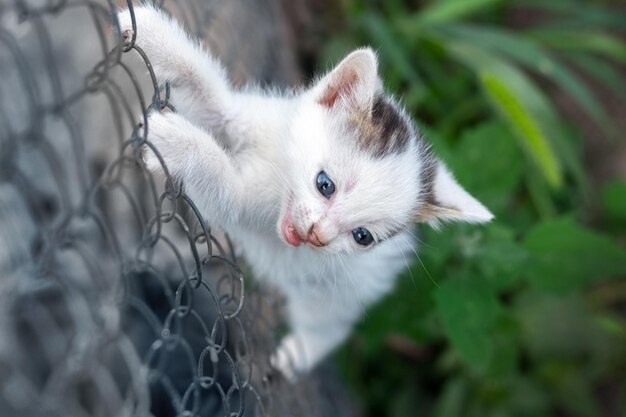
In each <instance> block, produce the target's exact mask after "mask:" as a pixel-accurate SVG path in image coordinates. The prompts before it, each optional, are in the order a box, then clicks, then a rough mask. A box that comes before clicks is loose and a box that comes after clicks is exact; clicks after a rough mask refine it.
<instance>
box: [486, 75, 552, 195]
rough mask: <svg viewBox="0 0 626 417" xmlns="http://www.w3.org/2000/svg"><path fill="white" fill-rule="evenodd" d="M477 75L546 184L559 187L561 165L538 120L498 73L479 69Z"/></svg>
mask: <svg viewBox="0 0 626 417" xmlns="http://www.w3.org/2000/svg"><path fill="white" fill-rule="evenodd" d="M479 78H480V82H481V84H482V86H483V87H484V89H485V92H486V93H487V95H488V96H489V98H490V99H491V101H492V103H493V105H494V106H495V107H496V109H497V110H498V111H499V112H500V113H501V114H502V115H503V116H504V117H505V118H506V119H507V120H508V122H509V123H510V124H511V125H512V127H513V128H514V129H515V131H517V133H518V134H519V135H520V136H521V137H522V138H523V139H524V144H525V145H526V148H527V150H528V152H529V153H530V154H531V155H532V156H533V157H534V159H535V161H536V162H537V164H538V166H539V168H540V169H541V170H542V172H543V174H544V176H545V178H546V180H547V181H548V183H550V184H551V185H553V186H555V187H559V186H560V185H561V183H562V181H563V179H562V175H561V168H560V166H559V162H558V160H557V158H556V157H555V155H554V152H553V151H552V149H551V146H550V142H549V140H548V138H547V137H546V135H545V133H544V132H543V131H542V129H541V126H540V124H539V123H538V121H537V120H536V119H534V118H533V116H532V114H531V113H530V111H529V110H528V108H527V107H526V106H524V103H522V102H521V101H520V99H519V96H518V95H517V94H516V92H514V91H513V90H512V89H511V87H510V84H508V83H507V82H506V81H505V80H503V79H502V78H501V77H500V76H499V75H498V74H495V73H492V72H489V71H483V72H482V73H481V74H479Z"/></svg>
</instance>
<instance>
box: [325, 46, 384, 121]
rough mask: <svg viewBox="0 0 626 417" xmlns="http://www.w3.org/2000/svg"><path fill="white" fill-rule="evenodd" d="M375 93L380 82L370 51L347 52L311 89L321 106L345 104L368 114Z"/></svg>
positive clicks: (365, 49) (375, 63)
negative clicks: (348, 53)
mask: <svg viewBox="0 0 626 417" xmlns="http://www.w3.org/2000/svg"><path fill="white" fill-rule="evenodd" d="M378 91H382V83H381V81H380V79H379V78H378V61H377V59H376V54H375V53H374V51H373V50H372V49H371V48H363V49H357V50H356V51H354V52H352V53H350V55H348V56H347V57H345V58H344V59H343V61H341V62H340V63H339V65H337V66H336V67H335V68H334V69H333V70H332V71H331V72H329V73H328V74H326V76H324V78H322V79H321V80H320V81H319V82H318V83H317V84H316V85H315V87H313V94H314V95H315V97H316V100H317V102H318V103H320V104H321V105H323V106H326V107H329V108H331V107H335V106H337V105H347V106H350V107H353V108H355V109H359V110H364V111H367V112H368V113H369V112H370V111H371V109H372V103H373V101H374V96H375V94H376V93H377V92H378Z"/></svg>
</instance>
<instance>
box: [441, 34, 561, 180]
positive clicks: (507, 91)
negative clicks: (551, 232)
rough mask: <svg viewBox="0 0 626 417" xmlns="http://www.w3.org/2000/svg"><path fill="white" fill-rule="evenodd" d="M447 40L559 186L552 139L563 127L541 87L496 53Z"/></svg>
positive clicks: (447, 45)
mask: <svg viewBox="0 0 626 417" xmlns="http://www.w3.org/2000/svg"><path fill="white" fill-rule="evenodd" d="M444 43H445V45H446V49H447V50H448V51H449V53H451V54H452V55H453V56H454V57H455V58H456V59H458V60H460V61H461V62H463V63H464V64H466V65H468V66H469V67H470V68H472V69H473V70H474V71H475V72H476V74H477V77H478V79H479V81H480V83H481V85H482V87H483V90H484V91H485V94H487V96H488V98H489V99H490V102H491V103H492V105H493V107H494V108H495V109H496V110H497V111H498V113H499V114H500V115H501V116H502V117H503V119H504V120H505V121H506V122H507V123H508V124H509V125H510V126H511V128H512V129H513V131H514V132H515V133H516V134H517V136H518V137H519V138H520V140H521V144H522V146H523V147H524V149H525V150H526V152H527V153H528V155H529V156H530V157H531V159H532V160H533V161H534V162H535V163H536V165H537V167H538V168H539V169H540V170H541V172H542V174H543V176H544V178H545V179H546V181H547V182H548V183H549V184H550V185H551V186H553V187H560V186H561V184H562V181H563V176H562V171H561V165H560V163H559V161H558V159H557V157H556V155H555V153H554V151H553V149H552V144H551V140H556V138H557V136H559V135H560V130H561V127H560V125H559V122H558V118H557V117H556V115H555V112H554V110H553V109H552V108H551V106H550V104H549V102H548V101H547V99H546V98H545V97H544V96H543V94H542V93H541V92H540V90H539V89H538V88H537V87H536V86H535V85H534V84H533V83H532V82H531V81H530V80H529V79H528V77H526V76H525V75H524V74H522V73H521V72H520V71H519V70H517V69H516V68H515V67H513V66H511V65H510V64H508V63H507V62H505V61H503V60H501V59H498V58H497V57H496V56H494V55H493V54H489V53H488V52H486V51H484V50H482V49H478V48H475V47H474V46H472V45H470V44H466V43H463V42H458V41H456V40H451V41H448V42H446V41H445V40H444ZM548 132H549V133H550V135H548ZM550 136H552V137H550Z"/></svg>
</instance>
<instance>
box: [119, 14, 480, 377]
mask: <svg viewBox="0 0 626 417" xmlns="http://www.w3.org/2000/svg"><path fill="white" fill-rule="evenodd" d="M135 16H136V18H137V22H138V23H137V27H138V32H139V33H137V45H138V46H139V47H141V48H142V49H143V50H144V51H145V52H146V54H147V55H148V57H149V59H150V61H151V62H152V65H153V66H154V70H155V73H156V75H157V78H158V79H159V81H160V82H163V81H165V80H169V81H170V82H171V85H172V102H173V104H174V105H175V107H176V109H177V110H178V113H177V114H173V113H166V114H159V113H153V114H152V115H151V116H150V117H149V120H148V125H147V129H148V135H149V136H148V137H149V140H150V142H151V143H152V144H153V145H154V146H155V147H156V149H158V151H159V153H160V154H161V155H162V156H163V158H164V161H165V164H166V166H167V169H168V170H169V171H170V172H171V174H172V175H173V176H174V177H176V178H177V179H179V180H180V181H182V183H183V184H184V188H185V191H186V192H187V194H189V196H190V197H191V198H192V199H193V200H194V201H195V203H196V204H197V205H198V207H199V208H200V209H201V211H202V213H203V215H204V216H205V217H206V218H207V219H208V221H210V222H212V223H214V225H219V226H221V227H223V228H224V229H225V230H226V231H227V232H228V233H229V234H230V236H231V237H232V239H233V241H234V242H235V244H236V246H237V248H238V249H239V250H240V252H241V253H242V254H243V255H244V256H245V258H246V260H247V261H248V263H249V264H250V266H251V267H252V269H253V272H254V274H255V276H256V277H257V278H259V279H262V280H265V281H266V282H269V283H271V284H272V285H274V286H276V287H278V288H279V289H280V290H281V291H282V292H283V293H284V294H285V296H286V298H287V301H288V310H289V320H290V324H291V327H292V334H291V335H289V336H287V337H286V338H285V339H284V340H283V342H282V344H281V346H280V347H279V349H278V351H277V353H276V354H275V355H274V357H273V363H274V365H275V366H276V367H277V368H278V369H280V370H281V371H282V372H283V373H284V374H285V375H286V376H288V377H293V376H294V375H295V374H297V373H300V372H306V371H308V370H310V369H311V368H312V367H313V366H314V365H315V364H316V363H317V362H318V361H319V360H320V359H322V358H323V357H324V356H325V355H326V354H328V353H329V352H330V351H331V350H332V349H333V348H335V347H336V346H337V344H339V343H341V342H342V341H343V340H344V339H345V338H346V336H347V335H348V333H349V331H350V328H351V326H352V324H353V322H354V321H355V320H357V319H358V318H359V317H360V315H361V313H362V311H363V309H364V308H365V307H366V306H368V305H370V304H371V303H373V302H374V301H376V300H378V299H379V298H380V297H381V296H382V295H383V294H385V293H387V292H388V291H389V290H390V289H391V288H392V286H393V283H394V278H395V276H396V275H397V274H398V272H400V271H401V270H402V269H404V268H405V267H406V266H407V262H406V258H405V257H406V256H408V254H409V253H412V251H413V250H414V248H415V243H416V242H415V240H414V238H413V235H412V233H411V230H410V229H411V225H412V223H413V219H414V216H415V215H414V213H415V209H416V207H419V205H420V204H421V203H420V195H421V194H420V193H421V192H422V189H423V184H422V182H423V180H422V179H420V171H421V169H422V164H423V163H424V162H423V160H422V156H423V155H422V154H423V149H420V147H419V146H418V142H417V141H413V142H412V143H411V144H410V148H409V150H408V151H407V152H404V153H402V154H399V155H392V156H389V157H385V158H373V157H370V156H367V154H364V153H362V152H360V151H359V150H358V147H357V146H356V144H355V143H353V141H350V140H348V139H346V138H349V137H350V133H351V132H342V131H340V130H338V128H336V126H335V125H334V124H333V122H332V121H331V119H332V118H333V117H334V118H335V119H336V118H337V115H339V116H340V117H342V116H341V115H343V114H344V113H342V112H345V114H348V112H349V111H350V109H351V108H352V107H355V106H356V107H359V108H367V107H368V106H369V107H370V108H371V103H372V98H373V95H374V94H375V92H377V91H381V83H380V80H379V78H378V76H377V75H376V72H377V71H376V56H375V55H374V53H373V52H372V51H371V50H369V49H363V50H358V51H355V52H354V53H352V54H351V55H350V56H348V57H347V58H346V59H345V60H344V61H342V63H341V64H340V65H339V66H338V67H337V68H336V69H335V70H333V71H332V72H331V73H329V74H328V75H327V76H326V77H324V78H322V79H321V80H320V81H319V82H318V83H317V84H316V85H315V86H313V87H312V88H311V89H309V90H306V91H303V92H301V93H299V94H291V95H272V94H268V93H266V92H263V91H255V90H247V91H234V90H233V89H232V88H231V87H230V86H229V83H228V81H227V78H226V75H225V73H224V71H223V70H222V68H221V66H220V65H219V64H218V63H217V61H216V60H215V59H213V58H212V57H211V56H210V55H209V54H208V53H207V52H206V51H205V50H204V49H203V48H202V47H201V46H200V45H199V44H198V43H197V42H196V41H194V40H192V39H191V38H190V37H189V36H188V35H187V34H186V32H184V30H183V29H181V28H180V26H179V25H178V24H177V23H176V22H175V21H174V20H172V19H171V18H169V17H168V16H167V15H165V14H164V13H163V12H161V11H158V10H157V9H154V8H152V7H150V6H143V7H139V8H136V9H135ZM119 20H120V24H121V29H122V33H125V34H126V36H127V37H128V36H129V34H130V33H129V30H130V17H129V13H128V11H123V12H121V13H120V14H119ZM342 83H343V84H342ZM344 84H349V85H347V86H346V85H344ZM333 88H336V89H337V90H336V91H333V90H332V89H333ZM329 94H330V96H332V98H333V99H332V100H328V99H327V98H328V97H330V96H329ZM344 133H345V134H344ZM352 133H353V132H352ZM145 160H146V164H147V166H148V167H149V168H150V169H151V170H154V171H157V170H160V169H161V165H160V163H159V161H158V159H157V158H156V156H155V155H154V154H153V153H152V152H151V151H147V152H146V155H145ZM320 170H324V171H325V172H326V173H327V174H329V176H330V177H331V178H332V179H333V181H334V183H335V185H336V191H335V194H334V195H333V196H332V198H331V199H326V198H324V197H323V196H322V195H320V193H319V192H318V190H317V189H316V186H315V178H316V176H317V173H318V172H319V171H320ZM435 194H436V195H437V196H438V197H440V198H441V202H442V203H445V204H446V205H448V206H449V207H452V208H454V216H448V217H447V218H453V219H455V220H467V221H485V220H488V219H490V218H491V214H490V213H489V212H488V211H487V210H486V209H485V208H484V207H483V206H482V205H481V204H480V203H478V202H477V201H476V200H474V199H473V198H472V197H470V196H469V194H467V193H466V192H465V191H464V190H463V189H462V188H461V187H460V186H459V185H458V184H457V183H456V182H455V181H454V179H453V178H452V176H451V175H450V174H449V173H448V171H447V170H446V169H445V167H443V164H441V165H440V168H439V169H438V171H437V176H436V181H435ZM286 216H289V218H290V219H291V221H292V223H293V227H295V229H296V230H297V231H298V233H299V234H300V235H301V236H306V233H307V231H308V230H309V228H310V227H311V226H312V225H314V226H315V228H314V229H313V230H315V231H316V233H317V234H318V236H319V237H320V239H322V240H323V241H324V242H325V243H326V244H325V246H322V247H314V246H312V245H311V244H308V243H307V244H303V245H300V246H298V247H294V246H291V245H289V244H288V243H287V241H286V239H285V236H284V235H283V228H282V227H281V226H282V224H283V220H285V219H286ZM290 224H291V223H290ZM356 227H366V228H367V229H368V230H370V231H371V232H372V234H373V235H374V236H375V238H376V240H377V241H378V240H381V242H380V243H376V244H374V245H373V246H371V247H367V248H364V247H362V246H360V245H358V244H357V243H356V242H355V241H354V239H353V237H352V234H351V231H352V230H353V229H355V228H356ZM399 228H401V229H402V230H403V231H401V232H400V233H396V234H393V236H392V237H389V238H387V237H388V236H389V235H390V234H392V232H393V231H397V230H398V229H399Z"/></svg>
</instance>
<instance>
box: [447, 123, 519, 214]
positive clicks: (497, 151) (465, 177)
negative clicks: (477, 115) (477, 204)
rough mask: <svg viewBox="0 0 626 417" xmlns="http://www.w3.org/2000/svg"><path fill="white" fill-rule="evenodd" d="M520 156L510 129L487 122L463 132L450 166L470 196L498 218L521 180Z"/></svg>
mask: <svg viewBox="0 0 626 417" xmlns="http://www.w3.org/2000/svg"><path fill="white" fill-rule="evenodd" d="M494 155H497V158H494ZM523 156H524V155H523V153H522V152H521V151H520V149H519V146H518V144H517V139H516V138H515V136H514V135H513V134H512V133H511V130H510V129H508V128H507V127H506V126H505V125H504V124H503V123H502V122H500V121H489V122H485V123H482V124H480V125H478V126H476V127H474V128H472V129H467V130H465V131H464V133H463V135H462V136H461V138H460V141H459V144H458V146H457V147H456V149H455V158H454V160H453V161H451V164H450V165H451V166H450V167H451V169H452V170H453V171H454V173H455V175H456V177H457V178H458V179H459V181H460V182H461V184H462V185H463V186H464V187H465V188H466V189H467V190H468V191H469V192H470V194H472V195H474V196H475V197H476V198H477V199H478V200H479V201H481V202H482V203H483V204H485V205H486V206H487V207H489V209H490V210H492V211H493V212H494V213H495V214H496V217H499V216H500V215H502V214H503V213H505V212H506V207H507V204H508V203H509V202H510V201H511V198H512V196H513V195H514V193H515V190H516V188H517V187H518V186H519V185H520V183H521V181H522V179H523V171H524V168H525V163H524V159H523Z"/></svg>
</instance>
